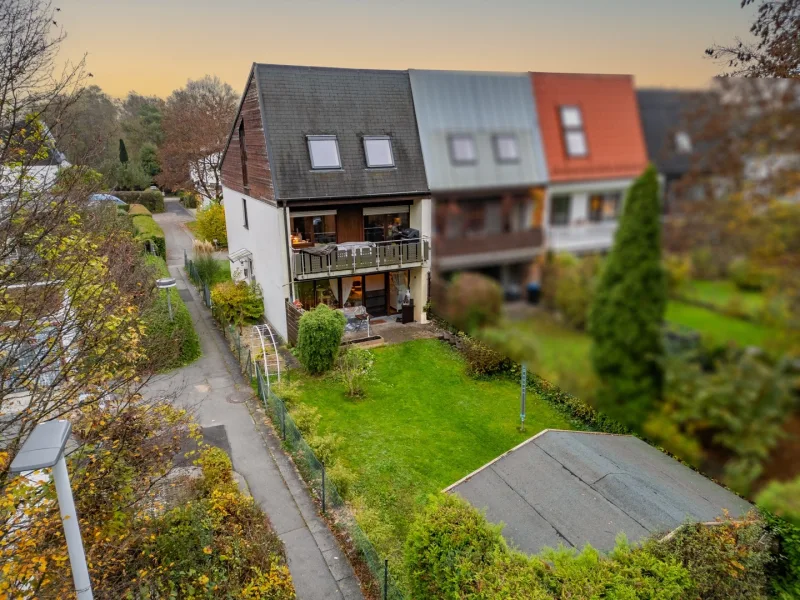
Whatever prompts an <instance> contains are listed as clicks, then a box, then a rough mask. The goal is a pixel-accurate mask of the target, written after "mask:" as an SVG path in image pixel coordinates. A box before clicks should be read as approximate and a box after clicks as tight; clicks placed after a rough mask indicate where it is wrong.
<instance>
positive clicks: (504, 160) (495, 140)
mask: <svg viewBox="0 0 800 600" xmlns="http://www.w3.org/2000/svg"><path fill="white" fill-rule="evenodd" d="M504 139H507V140H511V141H512V142H513V143H514V156H513V157H504V156H501V155H500V141H501V140H504ZM492 146H494V159H495V161H497V163H498V164H501V165H513V164H517V163H519V161H520V154H519V138H518V137H517V134H516V133H497V134H495V135H494V136H493V137H492Z"/></svg>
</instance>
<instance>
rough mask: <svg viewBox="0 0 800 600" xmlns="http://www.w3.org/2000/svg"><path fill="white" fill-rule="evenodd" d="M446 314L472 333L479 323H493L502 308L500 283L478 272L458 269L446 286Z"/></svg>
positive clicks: (451, 320)
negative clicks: (447, 286)
mask: <svg viewBox="0 0 800 600" xmlns="http://www.w3.org/2000/svg"><path fill="white" fill-rule="evenodd" d="M446 302H447V306H446V308H445V312H446V316H447V318H448V319H449V321H450V322H451V323H452V324H453V326H455V327H457V328H458V329H460V330H461V331H465V332H467V333H473V332H475V331H476V330H478V329H480V328H481V327H485V326H487V325H494V324H495V323H497V321H498V320H499V319H500V316H501V313H502V310H503V290H502V289H501V288H500V285H499V284H498V283H497V282H496V281H494V280H492V279H489V278H488V277H485V276H484V275H480V274H478V273H461V274H459V275H457V276H456V277H455V279H453V282H452V283H451V284H450V286H449V288H448V289H447V300H446Z"/></svg>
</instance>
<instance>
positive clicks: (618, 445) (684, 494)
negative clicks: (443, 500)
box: [445, 429, 753, 554]
mask: <svg viewBox="0 0 800 600" xmlns="http://www.w3.org/2000/svg"><path fill="white" fill-rule="evenodd" d="M445 492H447V493H454V494H458V495H459V496H461V497H462V498H464V499H465V500H467V501H468V502H469V503H470V504H472V505H473V506H474V507H475V508H477V509H479V510H482V511H485V512H486V518H487V519H488V520H489V521H491V522H494V523H500V522H502V523H504V524H505V527H504V529H503V535H504V536H505V537H506V539H507V540H508V541H509V542H510V543H511V544H512V545H513V546H515V547H517V548H519V549H520V550H522V551H524V552H527V553H530V554H535V553H538V552H540V551H541V550H543V549H544V548H546V547H550V548H557V547H558V546H559V545H563V546H565V547H568V548H575V549H577V550H581V549H582V548H583V547H584V546H585V545H586V544H591V545H592V546H594V547H595V548H597V549H598V550H601V551H609V550H611V549H613V548H614V545H615V542H616V539H617V536H618V535H619V534H622V533H624V534H625V535H626V536H627V539H628V541H629V542H631V543H633V544H635V543H637V542H640V541H642V540H644V539H645V538H647V537H649V536H651V535H654V534H655V535H660V534H666V533H667V532H669V531H674V530H675V529H677V528H679V527H681V526H683V525H684V524H685V523H687V522H694V523H711V524H714V523H715V522H716V521H717V519H738V518H741V517H743V516H745V515H746V514H747V513H748V512H749V511H750V510H751V509H752V508H753V507H752V505H751V504H750V503H748V502H746V501H745V500H743V499H741V498H739V497H738V496H736V495H735V494H733V493H732V492H729V491H728V490H726V489H724V488H723V487H721V486H720V485H718V484H716V483H714V482H713V481H711V480H709V479H707V478H706V477H704V476H703V475H701V474H699V473H697V472H696V471H693V470H692V469H690V468H689V467H687V466H685V465H683V464H681V463H679V462H678V461H677V460H675V459H673V458H671V457H669V456H667V455H666V454H664V453H663V452H661V451H660V450H658V449H656V448H654V447H653V446H650V445H649V444H647V443H646V442H643V441H642V440H640V439H638V438H635V437H633V436H630V435H609V434H602V433H594V432H585V431H559V430H550V429H546V430H544V431H543V432H541V433H539V434H537V435H535V436H533V437H532V438H530V439H529V440H527V441H525V442H523V443H522V444H520V445H519V446H517V447H516V448H513V449H512V450H509V451H508V452H506V453H505V454H503V455H501V456H499V457H498V458H496V459H495V460H493V461H492V462H490V463H488V464H486V465H484V466H483V467H481V468H480V469H478V470H477V471H475V472H473V473H471V474H470V475H467V476H466V477H465V478H464V479H462V480H460V481H458V482H456V483H454V484H453V485H451V486H450V487H448V488H447V489H446V490H445Z"/></svg>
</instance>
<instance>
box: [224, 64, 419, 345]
mask: <svg viewBox="0 0 800 600" xmlns="http://www.w3.org/2000/svg"><path fill="white" fill-rule="evenodd" d="M222 188H223V196H224V198H225V202H224V206H225V216H226V219H227V229H228V247H229V256H230V259H231V261H232V262H235V263H236V264H235V265H233V267H234V268H233V269H232V270H234V271H237V270H238V271H239V272H240V273H241V276H242V277H245V278H248V279H252V280H253V281H256V282H257V283H258V284H260V286H261V288H262V291H263V294H264V305H265V316H266V318H267V320H268V321H269V322H270V323H271V324H272V326H273V328H274V329H276V330H277V331H278V332H279V333H280V334H281V335H282V336H284V337H287V332H288V328H287V308H288V307H287V306H286V305H287V303H292V304H295V305H300V306H302V307H303V308H312V307H314V306H316V305H317V304H319V303H325V304H328V305H330V306H332V307H336V308H343V309H344V308H355V307H359V306H361V307H364V309H363V310H366V311H367V312H368V313H369V314H371V315H373V316H377V315H385V314H387V313H388V314H391V313H394V312H397V311H399V310H400V307H401V303H402V302H403V300H404V298H405V297H406V296H407V295H410V297H411V299H412V300H414V301H415V311H414V317H415V319H416V320H418V321H424V319H425V314H424V312H423V311H422V308H423V306H424V304H425V301H426V299H427V283H428V271H429V262H430V258H429V236H430V232H431V223H430V195H429V190H428V184H427V181H426V178H425V169H424V164H423V160H422V150H421V148H420V141H419V136H418V134H417V123H416V119H415V116H414V105H413V102H412V97H411V85H410V83H409V77H408V73H406V72H405V71H373V70H361V69H334V68H318V67H298V66H283V65H265V64H254V65H253V67H252V69H251V71H250V76H249V78H248V81H247V86H246V88H245V92H244V95H243V97H242V101H241V104H240V106H239V109H238V113H237V116H236V120H235V122H234V124H233V128H232V131H231V135H230V138H229V140H228V144H227V147H226V149H225V152H224V154H223V157H222ZM237 267H238V268H237ZM289 310H291V309H289Z"/></svg>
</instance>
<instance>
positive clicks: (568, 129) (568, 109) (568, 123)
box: [558, 104, 589, 158]
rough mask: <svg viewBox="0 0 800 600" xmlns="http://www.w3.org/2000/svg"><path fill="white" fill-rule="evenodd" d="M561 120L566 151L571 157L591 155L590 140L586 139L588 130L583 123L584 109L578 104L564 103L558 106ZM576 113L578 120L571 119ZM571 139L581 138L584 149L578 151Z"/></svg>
mask: <svg viewBox="0 0 800 600" xmlns="http://www.w3.org/2000/svg"><path fill="white" fill-rule="evenodd" d="M558 115H559V122H560V123H561V131H562V133H563V135H564V151H565V152H566V153H567V156H569V157H570V158H586V157H587V156H589V142H588V140H587V139H586V130H585V128H584V124H583V111H582V110H581V107H580V106H578V105H577V104H563V105H561V106H559V107H558ZM569 115H574V116H575V117H577V120H575V119H570V118H569ZM571 140H573V141H575V140H580V144H581V145H582V148H583V151H582V152H581V151H577V150H576V149H575V148H574V146H573V142H571Z"/></svg>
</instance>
